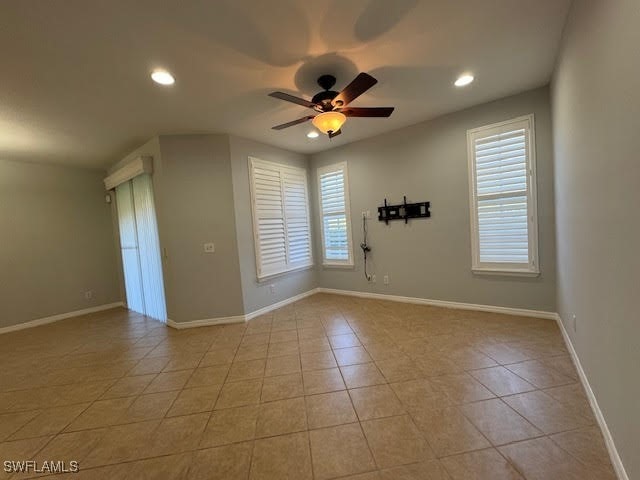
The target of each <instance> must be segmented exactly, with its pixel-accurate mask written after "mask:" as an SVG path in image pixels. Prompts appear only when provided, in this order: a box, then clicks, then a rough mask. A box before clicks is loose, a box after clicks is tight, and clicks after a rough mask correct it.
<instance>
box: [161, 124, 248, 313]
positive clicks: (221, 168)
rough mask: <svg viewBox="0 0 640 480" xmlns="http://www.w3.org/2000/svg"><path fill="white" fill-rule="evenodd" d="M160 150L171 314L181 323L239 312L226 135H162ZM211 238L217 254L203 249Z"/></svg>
mask: <svg viewBox="0 0 640 480" xmlns="http://www.w3.org/2000/svg"><path fill="white" fill-rule="evenodd" d="M160 150H161V155H162V162H161V169H159V170H157V171H156V174H154V175H157V176H156V179H155V182H154V183H156V184H157V187H156V191H157V194H158V195H157V196H158V197H159V200H158V206H157V207H158V208H157V212H158V216H159V227H158V228H159V233H160V244H161V247H162V248H164V249H165V250H166V254H167V257H166V258H165V260H164V275H165V289H166V298H167V312H168V316H169V318H170V319H172V320H175V321H177V322H183V321H189V320H200V319H207V318H219V317H227V316H235V315H241V314H242V313H243V304H242V289H241V284H240V267H239V261H238V245H237V242H236V230H235V219H234V213H233V212H234V204H233V186H232V181H231V163H230V160H229V141H228V137H227V136H226V135H167V136H161V137H160ZM207 242H213V243H214V244H215V249H216V251H215V253H213V254H207V253H204V249H203V245H204V243H207Z"/></svg>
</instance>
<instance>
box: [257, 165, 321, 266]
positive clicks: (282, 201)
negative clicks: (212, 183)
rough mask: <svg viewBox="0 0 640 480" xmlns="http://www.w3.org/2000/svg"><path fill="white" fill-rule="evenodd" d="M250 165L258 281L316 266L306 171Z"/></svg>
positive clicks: (283, 166) (278, 166)
mask: <svg viewBox="0 0 640 480" xmlns="http://www.w3.org/2000/svg"><path fill="white" fill-rule="evenodd" d="M249 164H250V167H249V170H250V184H251V203H252V207H253V232H254V240H255V247H256V270H257V274H258V279H262V278H265V277H269V276H271V275H277V274H279V273H284V272H290V271H292V270H297V269H300V268H305V267H309V266H311V265H313V255H312V253H311V228H310V226H309V195H308V192H307V172H306V170H305V169H303V168H297V167H291V166H288V165H281V164H278V163H273V162H267V161H264V160H259V159H257V158H249Z"/></svg>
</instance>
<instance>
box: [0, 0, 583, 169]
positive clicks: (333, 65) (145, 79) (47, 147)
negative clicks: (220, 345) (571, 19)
mask: <svg viewBox="0 0 640 480" xmlns="http://www.w3.org/2000/svg"><path fill="white" fill-rule="evenodd" d="M570 1H571V0H482V1H480V0H439V1H436V0H346V1H345V0H318V1H311V0H268V1H267V0H216V1H212V0H173V1H169V0H49V1H41V0H12V1H3V2H1V3H0V58H2V64H1V65H2V69H1V73H0V158H5V159H23V160H29V161H47V162H56V163H65V164H72V165H82V166H88V167H105V166H107V165H109V164H111V163H113V162H114V161H116V160H118V159H119V158H120V157H122V156H123V155H124V154H125V153H127V152H128V151H130V150H132V149H133V148H134V147H136V146H138V145H139V144H141V143H142V142H144V141H145V140H147V139H148V138H150V137H152V136H155V135H158V134H175V133H205V132H207V133H209V132H216V133H221V132H226V133H232V134H236V135H240V136H244V137H248V138H252V139H255V140H259V141H263V142H266V143H269V144H272V145H276V146H280V147H283V148H287V149H290V150H294V151H298V152H316V151H320V150H324V149H328V148H332V147H335V146H338V145H342V144H344V143H349V142H352V141H354V140H358V139H361V138H365V137H369V136H373V135H376V134H379V133H381V132H385V131H389V130H393V129H397V128H399V127H402V126H405V125H410V124H413V123H416V122H419V121H421V120H425V119H428V118H433V117H435V116H437V115H441V114H443V113H446V112H451V111H455V110H460V109H462V108H465V107H469V106H471V105H475V104H479V103H482V102H485V101H488V100H492V99H496V98H500V97H503V96H506V95H509V94H513V93H517V92H520V91H524V90H527V89H530V88H534V87H537V86H541V85H544V84H546V83H547V82H548V81H549V78H550V76H551V73H552V69H553V64H554V61H555V56H556V51H557V47H558V44H559V40H560V36H561V31H562V27H563V25H564V21H565V17H566V14H567V10H568V8H569V4H570ZM158 67H163V68H166V69H168V70H170V71H171V72H172V73H173V74H174V75H175V77H176V84H175V85H173V86H172V87H160V86H158V85H156V84H154V83H153V82H152V81H151V80H150V78H149V74H150V72H151V70H153V69H154V68H158ZM359 71H365V72H368V73H370V74H371V75H373V76H374V77H376V78H377V79H378V80H379V83H378V85H376V86H374V87H373V88H372V89H371V90H370V91H369V92H367V93H366V94H365V95H363V96H362V97H360V98H358V99H357V100H356V101H354V102H353V104H352V105H353V106H395V107H396V110H395V112H394V114H393V115H392V117H391V118H390V119H365V118H355V119H349V120H348V121H347V123H346V124H345V126H344V127H343V135H341V136H340V137H338V138H335V139H333V140H332V141H331V142H330V141H329V139H328V138H327V137H325V136H321V137H320V138H318V139H315V140H309V139H307V138H306V133H307V132H308V131H309V130H310V125H309V124H307V125H299V126H296V127H292V128H290V129H287V130H283V131H274V130H271V128H270V127H271V126H273V125H276V124H279V123H284V122H286V121H289V120H293V119H296V118H299V117H302V116H304V115H307V114H308V113H309V112H310V110H307V109H305V108H304V107H299V106H296V105H293V104H291V105H290V104H287V103H285V102H282V101H279V100H276V99H273V98H270V97H267V93H268V92H270V91H273V90H282V91H285V92H289V93H292V94H298V95H303V96H305V97H306V98H310V97H311V96H312V95H313V94H314V93H316V92H317V91H319V90H320V88H319V87H318V86H317V85H316V84H315V79H316V78H317V77H318V76H319V75H320V74H323V73H331V74H334V75H335V76H336V77H337V78H338V83H337V85H336V88H337V89H340V88H342V87H344V86H345V85H346V84H347V83H348V82H349V81H350V80H351V79H352V78H353V77H355V75H356V74H357V73H358V72H359ZM465 71H470V72H473V74H474V75H475V76H476V81H475V82H474V83H473V84H472V85H471V86H470V87H467V88H465V89H457V88H455V87H453V85H452V82H453V81H454V79H455V77H456V76H457V75H458V74H460V73H461V72H465Z"/></svg>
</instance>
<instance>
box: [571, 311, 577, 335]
mask: <svg viewBox="0 0 640 480" xmlns="http://www.w3.org/2000/svg"><path fill="white" fill-rule="evenodd" d="M571 320H572V321H573V332H574V333H575V332H577V331H578V319H577V318H576V314H575V313H574V314H573V315H572V316H571Z"/></svg>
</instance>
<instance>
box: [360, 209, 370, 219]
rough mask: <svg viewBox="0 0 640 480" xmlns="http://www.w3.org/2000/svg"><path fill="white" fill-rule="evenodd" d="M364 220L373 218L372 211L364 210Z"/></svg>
mask: <svg viewBox="0 0 640 480" xmlns="http://www.w3.org/2000/svg"><path fill="white" fill-rule="evenodd" d="M362 218H371V211H370V210H363V211H362Z"/></svg>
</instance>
